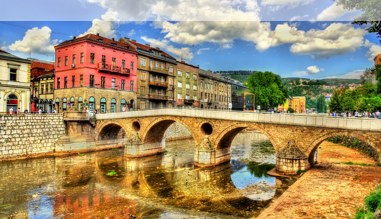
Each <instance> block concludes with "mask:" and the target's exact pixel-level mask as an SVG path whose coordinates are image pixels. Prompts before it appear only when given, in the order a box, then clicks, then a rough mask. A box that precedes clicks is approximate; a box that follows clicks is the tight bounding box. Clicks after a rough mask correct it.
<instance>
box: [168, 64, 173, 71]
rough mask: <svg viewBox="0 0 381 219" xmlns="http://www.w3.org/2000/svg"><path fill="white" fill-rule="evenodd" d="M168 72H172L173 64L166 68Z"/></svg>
mask: <svg viewBox="0 0 381 219" xmlns="http://www.w3.org/2000/svg"><path fill="white" fill-rule="evenodd" d="M168 72H169V73H173V66H172V65H170V66H169V68H168Z"/></svg>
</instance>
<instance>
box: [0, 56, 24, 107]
mask: <svg viewBox="0 0 381 219" xmlns="http://www.w3.org/2000/svg"><path fill="white" fill-rule="evenodd" d="M30 63H31V61H30V60H27V59H22V58H19V57H17V56H14V55H12V54H10V53H8V52H6V51H3V50H0V113H16V112H18V111H20V112H24V111H28V112H29V111H30Z"/></svg>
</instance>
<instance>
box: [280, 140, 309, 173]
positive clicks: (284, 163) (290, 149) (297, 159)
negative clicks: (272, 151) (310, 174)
mask: <svg viewBox="0 0 381 219" xmlns="http://www.w3.org/2000/svg"><path fill="white" fill-rule="evenodd" d="M308 169H310V163H309V162H308V156H306V155H305V154H304V153H303V152H302V151H301V150H300V149H299V148H298V147H297V146H296V145H295V141H290V142H288V144H287V146H286V147H283V148H282V149H281V150H280V151H279V152H278V153H277V157H276V171H277V172H280V173H284V174H297V173H298V171H304V170H308Z"/></svg>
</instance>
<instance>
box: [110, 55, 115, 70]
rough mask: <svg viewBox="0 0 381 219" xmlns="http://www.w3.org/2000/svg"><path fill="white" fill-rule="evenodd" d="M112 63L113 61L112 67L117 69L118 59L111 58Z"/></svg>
mask: <svg viewBox="0 0 381 219" xmlns="http://www.w3.org/2000/svg"><path fill="white" fill-rule="evenodd" d="M111 61H112V67H114V68H115V66H116V58H115V57H112V58H111Z"/></svg>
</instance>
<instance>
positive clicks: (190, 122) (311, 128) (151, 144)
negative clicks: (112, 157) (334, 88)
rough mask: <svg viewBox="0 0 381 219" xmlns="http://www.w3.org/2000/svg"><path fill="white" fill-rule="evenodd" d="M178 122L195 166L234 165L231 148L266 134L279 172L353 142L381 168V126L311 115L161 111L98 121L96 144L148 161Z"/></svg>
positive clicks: (100, 117)
mask: <svg viewBox="0 0 381 219" xmlns="http://www.w3.org/2000/svg"><path fill="white" fill-rule="evenodd" d="M174 122H179V123H181V124H182V125H184V126H185V127H186V128H187V129H188V130H189V132H190V133H191V135H192V137H193V139H194V142H195V153H194V161H195V165H199V166H213V165H218V164H221V163H224V162H227V161H229V160H230V145H231V142H232V141H233V139H234V137H235V136H236V135H237V134H238V133H239V132H241V131H242V130H244V129H254V130H256V131H259V132H261V133H263V134H265V135H266V136H267V137H268V138H269V140H270V141H271V143H272V145H273V146H274V148H275V151H276V153H277V164H276V168H277V170H278V171H279V172H284V173H296V172H297V171H298V170H306V169H309V168H310V167H311V166H312V165H313V164H314V163H315V161H316V154H315V152H316V149H317V147H318V146H319V145H320V143H321V142H323V141H324V140H326V139H327V138H330V137H334V136H350V137H355V138H357V139H359V140H361V141H363V142H366V143H367V144H368V145H369V146H370V147H371V149H372V150H374V154H375V159H376V160H377V161H378V162H379V163H380V161H381V160H380V157H379V156H378V155H379V154H380V152H381V120H377V119H368V118H338V117H327V116H322V115H310V114H266V113H252V112H236V111H233V112H229V111H207V110H187V109H158V110H146V111H134V112H122V113H109V114H98V115H96V126H95V130H96V132H95V133H96V134H95V135H96V141H101V142H102V141H105V142H110V143H118V144H120V142H123V144H125V154H126V156H130V157H142V156H148V155H153V154H156V153H161V152H163V151H164V150H165V141H164V138H163V135H164V133H165V131H166V129H167V128H168V127H169V126H170V125H171V124H172V123H174Z"/></svg>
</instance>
